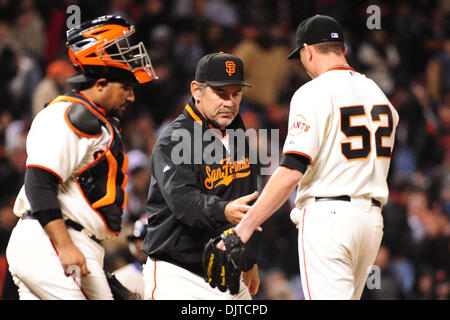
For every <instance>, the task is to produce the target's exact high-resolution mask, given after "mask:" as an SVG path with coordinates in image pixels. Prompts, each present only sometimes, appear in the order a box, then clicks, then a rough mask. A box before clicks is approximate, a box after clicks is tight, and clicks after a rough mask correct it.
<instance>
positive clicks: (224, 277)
mask: <svg viewBox="0 0 450 320" xmlns="http://www.w3.org/2000/svg"><path fill="white" fill-rule="evenodd" d="M221 240H222V241H223V243H224V244H225V250H222V249H219V248H218V247H217V245H218V244H219V242H220V241H221ZM250 256H251V255H250V254H248V252H247V249H246V248H245V245H244V243H243V242H242V241H241V239H240V238H239V236H238V235H237V234H236V231H235V230H234V228H230V229H227V230H225V231H224V232H223V233H222V234H221V235H220V236H218V237H216V238H214V239H210V240H209V241H208V243H207V244H206V245H205V248H204V250H203V256H202V262H203V272H204V277H205V281H206V282H208V283H209V285H210V286H211V287H212V288H215V287H217V288H219V290H220V291H222V292H225V291H227V290H230V293H231V294H237V293H238V292H239V286H240V278H241V272H246V271H249V270H250V269H251V268H252V267H253V264H254V262H253V260H252V259H251V258H250Z"/></svg>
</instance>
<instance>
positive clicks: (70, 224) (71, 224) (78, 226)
mask: <svg viewBox="0 0 450 320" xmlns="http://www.w3.org/2000/svg"><path fill="white" fill-rule="evenodd" d="M64 223H65V224H66V226H67V227H69V228H72V229H74V230H76V231H80V232H81V231H83V229H84V227H83V226H82V225H81V224H79V223H78V222H75V221H73V220H70V219H66V220H65V221H64ZM89 238H91V239H92V240H94V241H95V242H97V243H100V242H102V241H101V240H99V239H97V238H96V237H95V236H94V235H89Z"/></svg>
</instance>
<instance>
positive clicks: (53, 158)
mask: <svg viewBox="0 0 450 320" xmlns="http://www.w3.org/2000/svg"><path fill="white" fill-rule="evenodd" d="M72 103H73V102H70V101H69V102H68V101H60V102H55V103H52V104H50V105H49V106H47V107H46V108H44V109H43V110H42V111H41V112H39V113H38V114H37V115H36V117H35V119H34V120H33V123H32V125H31V128H30V131H29V133H28V137H27V145H26V148H27V153H28V158H27V162H26V165H27V167H39V168H42V169H45V170H47V171H49V172H51V173H53V174H54V175H56V176H57V177H58V179H59V181H60V185H59V192H58V202H59V205H60V207H61V212H62V215H63V217H64V218H69V219H71V220H73V221H75V222H78V223H79V224H81V225H82V226H83V227H84V228H85V229H86V230H87V231H88V232H89V233H90V234H91V235H94V236H95V237H96V238H97V239H100V240H107V239H111V238H114V237H115V236H116V235H117V234H116V233H114V232H111V231H110V230H108V228H107V226H106V224H105V222H104V220H103V218H102V217H101V215H100V214H99V213H97V212H96V211H94V210H93V209H92V208H91V206H90V205H89V203H88V202H87V200H86V199H85V197H84V196H83V194H82V193H81V191H80V189H79V188H78V187H77V183H76V180H75V177H76V175H77V174H78V173H79V172H80V170H81V169H83V168H84V167H86V166H87V165H89V164H90V163H92V162H93V161H94V160H95V158H94V155H95V154H96V153H97V152H103V151H105V150H106V149H107V147H108V144H109V142H110V140H111V136H110V134H109V133H108V131H107V130H106V129H105V128H104V127H102V132H101V134H100V135H98V136H97V137H84V136H81V135H79V134H77V133H75V132H74V130H73V128H71V127H70V125H69V123H68V121H67V120H66V112H67V109H68V108H69V106H70V105H71V104H72ZM29 210H31V208H30V204H29V201H28V199H27V197H26V194H25V188H24V187H22V189H21V190H20V192H19V195H18V197H17V200H16V203H15V205H14V213H15V214H16V215H17V216H19V217H21V216H23V215H24V214H25V212H26V211H29Z"/></svg>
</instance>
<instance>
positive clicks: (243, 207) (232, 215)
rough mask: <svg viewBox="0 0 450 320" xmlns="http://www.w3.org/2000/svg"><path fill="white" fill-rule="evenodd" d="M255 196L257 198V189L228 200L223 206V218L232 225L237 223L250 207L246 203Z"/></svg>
mask: <svg viewBox="0 0 450 320" xmlns="http://www.w3.org/2000/svg"><path fill="white" fill-rule="evenodd" d="M256 198H258V191H255V192H253V193H252V194H248V195H246V196H243V197H240V198H237V199H236V200H233V201H230V202H228V203H227V205H226V206H225V218H226V219H227V220H228V221H229V222H230V223H232V224H233V225H237V224H238V223H239V221H241V220H242V218H243V217H244V214H245V213H246V212H247V211H248V209H249V208H250V206H249V205H248V203H249V202H250V201H253V200H255V199H256Z"/></svg>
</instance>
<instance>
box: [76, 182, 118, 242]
mask: <svg viewBox="0 0 450 320" xmlns="http://www.w3.org/2000/svg"><path fill="white" fill-rule="evenodd" d="M76 185H77V188H78V190H79V191H80V193H81V195H82V196H83V199H84V201H86V203H87V204H88V206H89V207H90V208H91V209H92V210H93V211H94V212H95V213H96V214H97V215H98V216H99V217H100V219H101V220H102V221H103V224H104V225H105V227H106V229H107V230H108V231H109V232H111V233H112V234H114V235H116V236H118V235H119V234H120V232H118V231H113V230H111V229H110V228H109V226H108V224H107V223H106V220H105V218H104V217H103V215H102V214H101V213H100V212H98V211H97V210H95V209H94V208H93V207H92V206H91V204H90V202H89V200H88V199H87V198H86V196H85V195H84V192H83V190H81V187H80V184H79V183H77V184H76Z"/></svg>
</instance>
